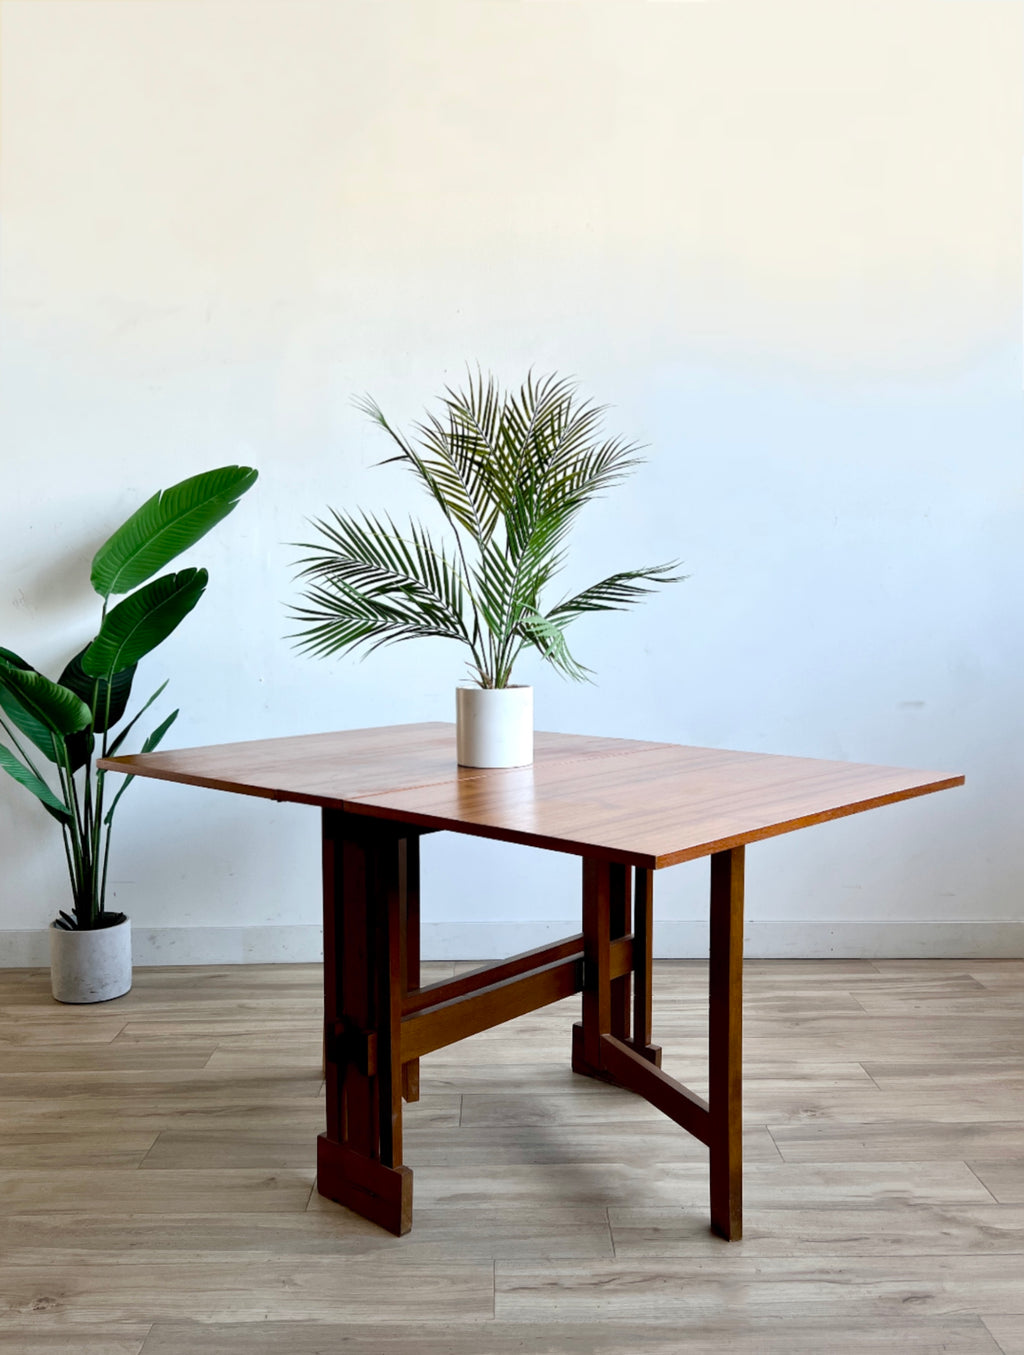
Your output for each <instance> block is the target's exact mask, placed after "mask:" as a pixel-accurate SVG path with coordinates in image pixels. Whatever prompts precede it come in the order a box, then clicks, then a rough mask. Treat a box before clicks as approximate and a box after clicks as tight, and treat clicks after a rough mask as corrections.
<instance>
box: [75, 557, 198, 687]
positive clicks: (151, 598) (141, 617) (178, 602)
mask: <svg viewBox="0 0 1024 1355" xmlns="http://www.w3.org/2000/svg"><path fill="white" fill-rule="evenodd" d="M208 577H209V576H208V575H207V572H206V570H205V569H182V570H179V571H178V573H177V574H164V575H163V576H162V577H161V578H159V579H154V580H153V582H152V583H148V584H146V586H145V588H140V589H139V591H138V592H137V593H132V595H131V597H127V598H125V600H124V601H123V602H119V603H118V604H117V606H116V607H115V608H114V610H113V611H112V612H108V613H107V615H106V617H105V618H104V621H103V625H102V626H101V627H100V633H99V635H97V636H96V639H95V640H93V642H92V644H91V645H90V646H89V647H88V649H87V650H86V651H85V653H84V654H83V655H82V669H83V671H84V672H86V673H88V674H90V675H92V676H94V677H109V676H111V675H113V674H114V673H119V672H121V670H122V669H125V668H130V667H131V666H132V664H135V663H138V661H139V659H141V658H142V657H143V655H144V654H148V653H149V652H150V650H151V649H155V648H156V647H157V645H158V644H161V643H162V642H163V641H164V640H166V639H167V637H168V635H170V634H171V632H172V631H173V630H174V629H175V627H176V626H177V625H178V624H179V623H180V622H181V621H183V620H184V619H185V617H186V616H187V615H188V614H189V612H190V611H191V610H192V608H193V607H194V606H195V605H196V603H197V602H198V601H199V599H200V598H201V597H202V595H203V590H204V589H205V588H206V582H207V578H208Z"/></svg>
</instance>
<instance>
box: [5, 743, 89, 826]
mask: <svg viewBox="0 0 1024 1355" xmlns="http://www.w3.org/2000/svg"><path fill="white" fill-rule="evenodd" d="M0 767H2V768H3V769H4V771H5V772H8V773H9V774H10V775H11V776H13V777H14V779H15V781H17V782H18V783H19V784H20V785H22V786H24V787H25V789H26V790H30V791H31V792H32V794H33V795H34V796H35V797H36V799H37V800H39V801H40V803H41V804H42V806H43V808H44V809H46V810H49V812H50V813H51V814H52V815H53V817H54V818H55V819H57V820H58V821H59V822H60V823H64V824H68V825H70V823H71V811H70V810H69V809H68V807H67V805H66V804H65V803H64V801H63V800H59V799H58V798H57V796H56V795H54V793H53V791H52V790H51V789H50V787H49V786H48V785H47V784H46V782H45V781H44V780H42V778H41V777H38V776H36V774H35V772H32V771H30V770H29V769H28V767H26V766H25V765H24V763H22V762H21V760H20V759H19V758H17V757H15V755H14V754H13V753H12V752H11V750H10V749H9V748H5V747H4V746H3V744H2V743H0Z"/></svg>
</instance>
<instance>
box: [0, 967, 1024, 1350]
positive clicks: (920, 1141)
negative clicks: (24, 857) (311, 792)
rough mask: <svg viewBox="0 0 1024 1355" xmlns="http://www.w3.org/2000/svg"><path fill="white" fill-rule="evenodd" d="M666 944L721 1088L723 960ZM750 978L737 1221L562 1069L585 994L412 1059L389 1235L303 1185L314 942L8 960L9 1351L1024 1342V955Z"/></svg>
mask: <svg viewBox="0 0 1024 1355" xmlns="http://www.w3.org/2000/svg"><path fill="white" fill-rule="evenodd" d="M465 967H467V966H453V965H450V964H446V965H437V964H434V965H427V966H424V970H425V973H424V981H429V980H431V979H435V978H441V977H444V976H446V975H449V974H451V973H453V972H455V971H456V970H458V969H461V968H465ZM655 968H656V974H655V1010H654V1018H655V1039H656V1040H657V1041H658V1042H659V1043H660V1044H661V1045H662V1046H663V1048H664V1065H665V1068H666V1070H667V1071H669V1072H672V1073H673V1074H674V1075H676V1076H678V1077H679V1078H680V1079H681V1080H682V1081H684V1082H685V1083H687V1085H690V1086H692V1087H693V1089H694V1090H696V1091H698V1092H700V1093H701V1094H706V1090H707V1088H706V1020H707V976H706V967H705V966H703V965H700V964H697V963H690V962H661V963H658V964H657V965H656V966H655ZM745 975H746V993H745V1025H746V1040H745V1060H744V1067H745V1077H744V1125H745V1156H746V1161H745V1178H744V1182H745V1210H744V1213H745V1237H744V1239H743V1241H742V1242H737V1243H725V1242H722V1241H719V1240H718V1239H716V1238H714V1237H712V1236H711V1235H710V1233H709V1231H708V1204H707V1194H708V1185H707V1152H706V1149H705V1148H703V1147H702V1145H700V1144H699V1143H697V1142H696V1141H695V1140H693V1139H691V1138H689V1137H688V1136H687V1135H686V1134H684V1133H683V1132H682V1131H681V1130H679V1129H677V1128H676V1127H675V1126H674V1125H673V1124H671V1123H670V1122H669V1121H667V1120H665V1119H664V1118H663V1117H662V1116H661V1115H659V1114H658V1112H657V1111H655V1110H653V1109H652V1108H651V1107H650V1106H648V1105H647V1104H646V1103H645V1102H643V1101H641V1100H638V1099H637V1098H636V1097H633V1096H631V1095H630V1094H629V1093H626V1092H622V1091H619V1090H618V1089H616V1088H614V1087H610V1086H606V1085H604V1084H602V1083H598V1082H593V1081H590V1080H588V1079H585V1078H580V1077H576V1076H575V1075H574V1074H573V1073H572V1072H571V1071H570V1070H569V1045H570V1026H571V1023H572V1021H573V1020H576V1019H578V1012H579V998H578V997H577V998H574V999H570V1000H568V1001H566V1002H563V1003H559V1004H557V1005H556V1006H552V1007H549V1008H547V1009H545V1010H543V1011H540V1012H536V1013H533V1014H532V1015H530V1016H526V1017H522V1018H520V1019H519V1020H517V1021H515V1022H512V1023H510V1024H508V1025H506V1026H502V1027H500V1028H498V1029H496V1030H494V1031H489V1032H485V1033H484V1034H481V1035H478V1036H475V1037H474V1038H473V1039H471V1040H468V1041H465V1042H463V1043H462V1044H460V1045H455V1046H452V1047H451V1048H449V1049H445V1050H441V1051H438V1052H437V1053H436V1054H432V1055H430V1056H429V1057H428V1058H426V1059H424V1060H423V1062H422V1068H421V1083H422V1088H423V1096H422V1099H421V1101H420V1102H419V1103H417V1104H415V1105H412V1106H409V1107H407V1109H406V1152H405V1160H406V1162H407V1163H408V1165H409V1166H411V1167H412V1168H413V1171H414V1173H415V1185H414V1222H413V1231H412V1232H411V1233H410V1234H409V1235H408V1236H407V1237H404V1238H394V1237H391V1236H390V1235H388V1234H386V1233H383V1232H381V1231H380V1230H379V1229H377V1228H375V1227H373V1226H372V1225H371V1224H369V1223H367V1222H366V1221H364V1220H363V1219H360V1218H358V1217H356V1216H355V1215H353V1214H351V1213H349V1212H348V1211H346V1210H344V1209H342V1208H340V1207H339V1206H337V1205H335V1204H332V1203H330V1202H329V1201H327V1200H324V1199H322V1198H321V1197H320V1196H318V1195H317V1194H316V1192H315V1190H314V1188H313V1186H314V1159H315V1140H316V1135H317V1133H318V1132H319V1130H320V1129H321V1127H322V1118H323V1113H324V1102H323V1083H322V1080H321V1069H320V1048H321V1032H320V987H319V985H320V970H319V967H318V966H314V965H265V966H237V967H236V966H227V967H190V968H173V969H171V968H163V969H140V970H137V971H136V974H135V987H134V989H133V991H132V992H131V993H130V994H128V995H127V996H125V997H124V998H121V999H118V1000H117V1001H116V1002H112V1003H107V1004H103V1005H100V1006H95V1007H78V1008H70V1007H62V1006H59V1005H58V1004H56V1003H54V1002H53V1001H52V999H51V998H50V995H49V984H48V975H47V974H46V973H45V972H43V971H40V970H6V971H0V1089H2V1095H0V1205H2V1208H0V1352H3V1355H14V1353H15V1352H17V1355H58V1353H59V1355H270V1352H273V1355H412V1352H416V1355H513V1352H516V1353H517V1355H518V1353H521V1352H532V1355H590V1353H591V1352H593V1353H594V1355H634V1352H635V1355H676V1352H679V1353H680V1355H683V1353H685V1355H704V1353H705V1352H712V1351H713V1352H729V1355H804V1353H805V1352H806V1353H807V1355H810V1352H814V1353H815V1355H831V1352H838V1353H839V1355H842V1353H844V1352H849V1353H850V1355H859V1353H860V1352H865V1353H866V1352H886V1351H896V1350H899V1351H901V1352H902V1353H903V1355H925V1352H949V1353H950V1355H993V1353H995V1355H998V1352H1000V1351H1001V1352H1003V1355H1024V960H1004V961H978V960H963V961H956V960H934V961H897V960H892V961H882V960H877V961H848V960H838V961H799V962H796V961H775V962H748V964H747V966H746V970H745Z"/></svg>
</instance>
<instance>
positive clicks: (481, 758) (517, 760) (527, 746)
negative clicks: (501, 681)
mask: <svg viewBox="0 0 1024 1355" xmlns="http://www.w3.org/2000/svg"><path fill="white" fill-rule="evenodd" d="M455 729H456V742H457V746H458V759H459V765H460V766H462V767H528V766H529V765H530V763H531V762H532V761H533V688H532V687H456V689H455Z"/></svg>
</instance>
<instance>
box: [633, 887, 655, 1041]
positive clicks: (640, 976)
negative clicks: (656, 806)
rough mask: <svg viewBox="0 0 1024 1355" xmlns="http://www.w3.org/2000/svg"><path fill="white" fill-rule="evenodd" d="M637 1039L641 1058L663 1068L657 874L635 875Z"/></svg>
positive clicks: (634, 948)
mask: <svg viewBox="0 0 1024 1355" xmlns="http://www.w3.org/2000/svg"><path fill="white" fill-rule="evenodd" d="M633 874H634V877H635V884H634V887H633V1039H632V1040H631V1041H630V1043H631V1044H632V1046H633V1048H634V1049H635V1050H636V1052H637V1053H638V1054H642V1055H643V1057H644V1058H645V1059H648V1060H649V1061H650V1062H651V1063H653V1064H655V1065H656V1066H657V1067H658V1068H660V1067H661V1046H660V1045H656V1044H651V1023H652V1016H653V1013H652V1001H651V998H652V987H653V984H652V971H653V967H654V871H653V870H645V869H644V868H643V867H641V866H637V868H636V870H635V871H634V872H633Z"/></svg>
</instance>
